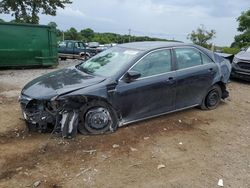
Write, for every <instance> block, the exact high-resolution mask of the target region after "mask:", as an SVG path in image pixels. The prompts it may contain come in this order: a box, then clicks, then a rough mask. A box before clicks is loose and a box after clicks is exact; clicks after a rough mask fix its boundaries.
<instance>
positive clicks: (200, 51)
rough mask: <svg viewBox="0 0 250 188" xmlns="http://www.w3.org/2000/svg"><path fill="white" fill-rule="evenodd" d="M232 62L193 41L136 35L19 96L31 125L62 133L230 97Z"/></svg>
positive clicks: (93, 130)
mask: <svg viewBox="0 0 250 188" xmlns="http://www.w3.org/2000/svg"><path fill="white" fill-rule="evenodd" d="M230 71H231V65H230V63H229V62H228V61H226V60H224V59H223V58H221V57H220V56H218V55H216V54H214V53H213V52H211V51H208V50H206V49H204V48H202V47H199V46H196V45H188V44H184V43H173V42H136V43H128V44H122V45H118V46H116V47H113V48H110V49H108V50H106V51H104V52H102V53H100V54H98V55H96V56H95V57H92V58H91V59H89V60H88V61H86V62H85V63H81V64H79V65H77V66H73V67H69V68H64V69H62V70H58V71H55V72H52V73H49V74H46V75H43V76H41V77H38V78H36V79H34V80H33V81H31V82H30V83H28V84H27V85H26V86H25V87H24V88H23V90H22V92H21V95H20V103H21V107H22V111H23V114H24V118H25V119H26V122H27V125H28V127H29V128H30V129H34V130H39V131H41V132H48V131H52V130H57V131H59V132H62V135H63V136H64V137H73V136H75V134H76V132H77V130H79V131H80V132H81V133H83V134H101V133H106V132H113V131H115V130H116V129H117V128H118V127H120V126H122V125H126V124H129V123H132V122H136V121H140V120H144V119H147V118H150V117H155V116H159V115H163V114H166V113H170V112H174V111H178V110H182V109H186V108H190V107H194V106H200V107H201V108H202V109H214V108H215V107H216V106H217V105H218V103H219V101H220V100H221V98H222V99H224V98H226V97H228V92H227V91H226V84H227V82H228V80H229V76H230Z"/></svg>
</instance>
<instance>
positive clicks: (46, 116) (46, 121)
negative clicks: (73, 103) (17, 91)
mask: <svg viewBox="0 0 250 188" xmlns="http://www.w3.org/2000/svg"><path fill="white" fill-rule="evenodd" d="M19 102H20V105H21V109H22V113H23V117H24V119H25V121H26V125H27V127H28V129H29V130H30V131H37V132H60V133H62V136H63V137H67V138H71V137H73V136H75V135H76V133H77V126H78V116H79V112H78V110H76V109H70V108H66V109H65V108H60V107H59V105H58V102H55V101H51V100H37V99H32V98H30V97H29V96H26V95H23V94H22V95H21V96H20V97H19ZM62 102H63V101H62Z"/></svg>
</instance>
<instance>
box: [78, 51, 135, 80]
mask: <svg viewBox="0 0 250 188" xmlns="http://www.w3.org/2000/svg"><path fill="white" fill-rule="evenodd" d="M139 52H140V51H139V50H134V49H128V48H123V47H113V48H110V49H108V50H105V51H103V52H101V53H99V54H97V55H96V56H94V57H92V58H91V59H89V60H88V61H86V62H84V63H82V64H80V65H79V67H78V68H79V69H80V70H82V71H84V72H86V73H89V74H94V75H100V76H104V77H110V76H113V75H115V74H116V73H117V72H119V71H120V70H121V69H122V68H123V67H124V66H126V65H127V64H128V63H129V62H130V61H131V60H132V59H133V58H135V57H136V56H137V55H138V54H139Z"/></svg>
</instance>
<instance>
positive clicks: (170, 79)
mask: <svg viewBox="0 0 250 188" xmlns="http://www.w3.org/2000/svg"><path fill="white" fill-rule="evenodd" d="M174 82H175V79H174V77H169V78H168V79H167V83H171V84H172V83H174Z"/></svg>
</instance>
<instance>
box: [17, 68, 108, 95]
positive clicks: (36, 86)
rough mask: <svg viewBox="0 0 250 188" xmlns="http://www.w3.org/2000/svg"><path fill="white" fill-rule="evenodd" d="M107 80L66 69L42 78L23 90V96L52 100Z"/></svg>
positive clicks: (76, 70)
mask: <svg viewBox="0 0 250 188" xmlns="http://www.w3.org/2000/svg"><path fill="white" fill-rule="evenodd" d="M104 80H105V78H103V77H98V76H93V75H89V74H86V73H84V72H81V71H80V70H78V69H76V68H75V67H69V68H64V69H61V70H58V71H55V72H51V73H48V74H45V75H43V76H40V77H38V78H36V79H34V80H32V81H31V82H29V83H28V84H27V85H26V86H24V88H23V90H22V94H24V95H26V96H29V97H31V98H34V99H50V98H52V97H54V96H57V95H62V94H64V93H69V92H72V91H76V90H78V89H82V88H85V87H88V86H91V85H94V84H98V83H100V82H102V81H104Z"/></svg>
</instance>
